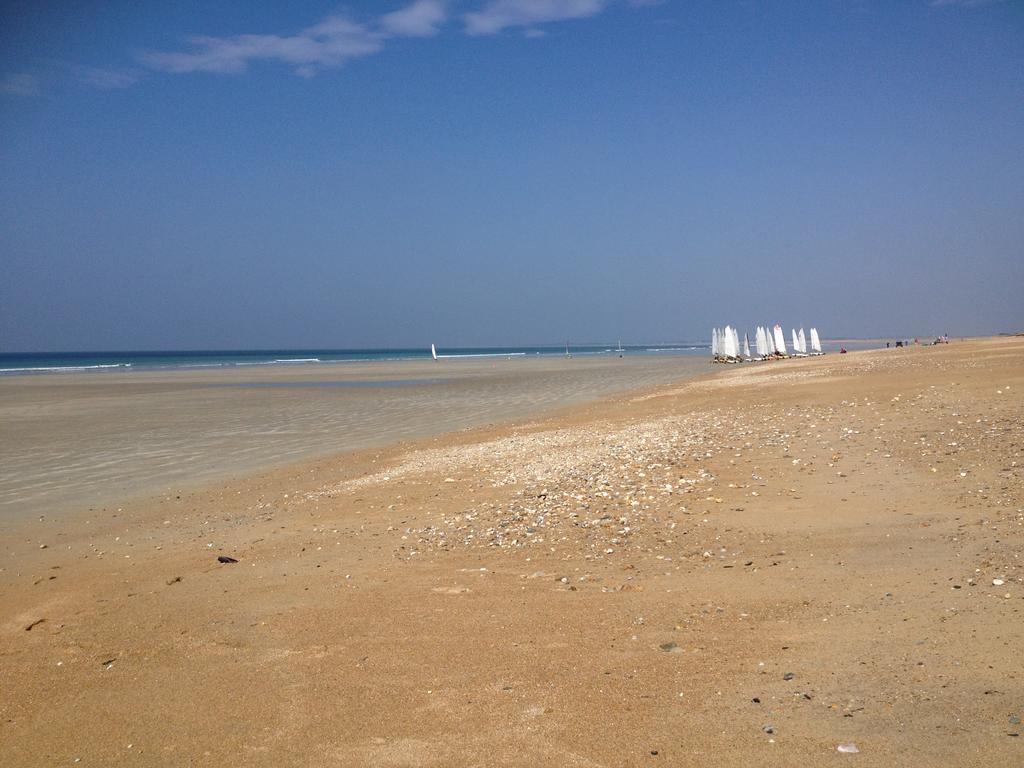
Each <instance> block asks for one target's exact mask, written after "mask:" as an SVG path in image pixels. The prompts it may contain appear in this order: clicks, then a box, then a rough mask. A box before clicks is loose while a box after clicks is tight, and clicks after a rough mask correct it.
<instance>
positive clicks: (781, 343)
mask: <svg viewBox="0 0 1024 768" xmlns="http://www.w3.org/2000/svg"><path fill="white" fill-rule="evenodd" d="M772 335H773V336H774V337H775V351H776V352H777V353H778V354H780V355H785V354H787V353H786V337H785V336H784V335H783V334H782V328H781V326H778V325H776V326H775V327H774V328H773V329H772Z"/></svg>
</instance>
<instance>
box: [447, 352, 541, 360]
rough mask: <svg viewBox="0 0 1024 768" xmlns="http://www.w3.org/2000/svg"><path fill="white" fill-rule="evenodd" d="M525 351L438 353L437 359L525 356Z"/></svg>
mask: <svg viewBox="0 0 1024 768" xmlns="http://www.w3.org/2000/svg"><path fill="white" fill-rule="evenodd" d="M525 355H526V353H525V352H476V353H472V354H465V355H438V356H437V359H438V360H440V359H441V358H454V357H523V356H525Z"/></svg>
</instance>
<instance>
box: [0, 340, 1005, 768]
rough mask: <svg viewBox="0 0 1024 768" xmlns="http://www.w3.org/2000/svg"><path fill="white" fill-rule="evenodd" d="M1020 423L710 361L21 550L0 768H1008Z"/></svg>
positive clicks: (42, 534)
mask: <svg viewBox="0 0 1024 768" xmlns="http://www.w3.org/2000/svg"><path fill="white" fill-rule="evenodd" d="M1022 394H1024V340H1022V339H988V340H975V341H968V342H965V343H962V344H951V345H949V346H946V347H935V348H913V349H908V350H902V349H899V350H880V351H874V352H857V353H852V354H849V355H842V356H840V355H829V356H826V357H824V358H812V359H803V360H788V361H779V362H776V363H771V364H763V365H749V366H728V367H725V366H723V367H722V368H720V369H717V370H716V371H715V372H714V373H711V374H708V375H706V376H703V377H700V378H697V379H694V380H691V381H687V382H681V383H674V384H669V385H665V386H661V387H657V388H654V389H650V390H646V391H640V392H637V391H634V392H629V393H624V394H618V395H615V396H612V397H610V398H608V399H605V400H603V401H601V402H596V403H587V404H584V405H579V406H575V407H572V408H568V409H563V410H562V411H560V412H559V413H557V414H555V415H545V416H543V417H534V418H532V419H530V420H520V421H518V422H515V423H512V424H503V425H498V426H484V427H479V428H474V429H470V430H465V431H462V432H459V433H455V434H447V435H443V436H438V437H431V438H427V439H422V440H417V441H411V442H405V443H402V444H398V445H391V446H386V447H379V448H373V449H367V450H361V451H355V452H349V453H345V454H342V455H339V456H333V457H324V458H319V459H316V460H312V461H307V462H300V463H298V464H293V465H290V466H288V467H285V468H282V469H277V470H273V471H269V472H264V473H260V474H253V475H249V476H245V477H241V478H238V479H234V480H231V481H228V482H223V483H211V484H208V485H207V486H206V487H204V488H202V489H200V490H192V491H188V490H183V491H182V493H180V494H175V495H172V496H166V495H165V496H160V497H155V498H151V499H148V500H140V501H135V502H132V503H126V504H125V505H124V506H123V508H122V509H120V510H118V509H108V510H106V511H96V512H94V513H92V514H90V515H88V516H87V517H85V518H84V519H83V518H61V517H56V516H55V517H44V518H43V519H41V520H26V521H23V522H21V523H19V524H18V525H16V526H12V527H11V528H10V529H9V530H8V532H7V533H6V534H5V536H4V539H3V545H4V563H3V568H2V570H0V605H2V607H3V616H2V620H0V654H2V656H3V659H4V685H3V686H2V688H0V711H2V715H3V721H2V724H0V727H2V728H3V733H2V737H0V764H3V765H28V766H32V765H40V766H42V765H47V766H50V765H64V764H69V765H70V764H73V761H75V760H76V759H78V760H80V763H79V764H81V765H104V766H107V765H139V766H150V765H152V766H162V765H211V766H212V765H218V766H220V765H225V764H247V765H266V766H281V765H296V766H300V765H344V766H349V765H366V766H482V765H488V766H491V765H499V766H537V765H543V766H567V765H569V766H656V765H672V766H704V765H720V766H744V767H747V766H751V765H793V766H802V765H853V764H856V765H858V766H886V767H889V766H894V765H900V766H937V765H957V766H985V767H986V768H989V767H990V766H996V765H999V766H1003V765H1020V764H1024V745H1022V741H1024V736H1022V734H1024V730H1022V728H1021V718H1022V716H1024V711H1022V710H1024V682H1022V671H1021V664H1020V648H1021V646H1022V642H1024V569H1022V565H1021V560H1020V558H1021V551H1022V544H1024V540H1022V537H1024V488H1022V468H1021V467H1022V463H1024V442H1022V438H1021V435H1022V434H1024V397H1022ZM218 556H225V557H232V558H234V559H236V560H237V561H238V562H236V563H220V562H218V560H217V558H218ZM840 744H852V745H855V746H856V748H857V749H858V750H859V751H858V753H857V754H852V755H851V754H842V753H840V752H838V751H837V747H838V746H839V745H840Z"/></svg>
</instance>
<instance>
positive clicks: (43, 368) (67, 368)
mask: <svg viewBox="0 0 1024 768" xmlns="http://www.w3.org/2000/svg"><path fill="white" fill-rule="evenodd" d="M131 367H132V364H131V363H109V364H106V365H40V366H31V367H26V368H0V374H2V373H70V372H73V371H94V370H98V369H100V368H131Z"/></svg>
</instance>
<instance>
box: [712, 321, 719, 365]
mask: <svg viewBox="0 0 1024 768" xmlns="http://www.w3.org/2000/svg"><path fill="white" fill-rule="evenodd" d="M711 359H712V360H717V359H718V329H717V328H712V329H711Z"/></svg>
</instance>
